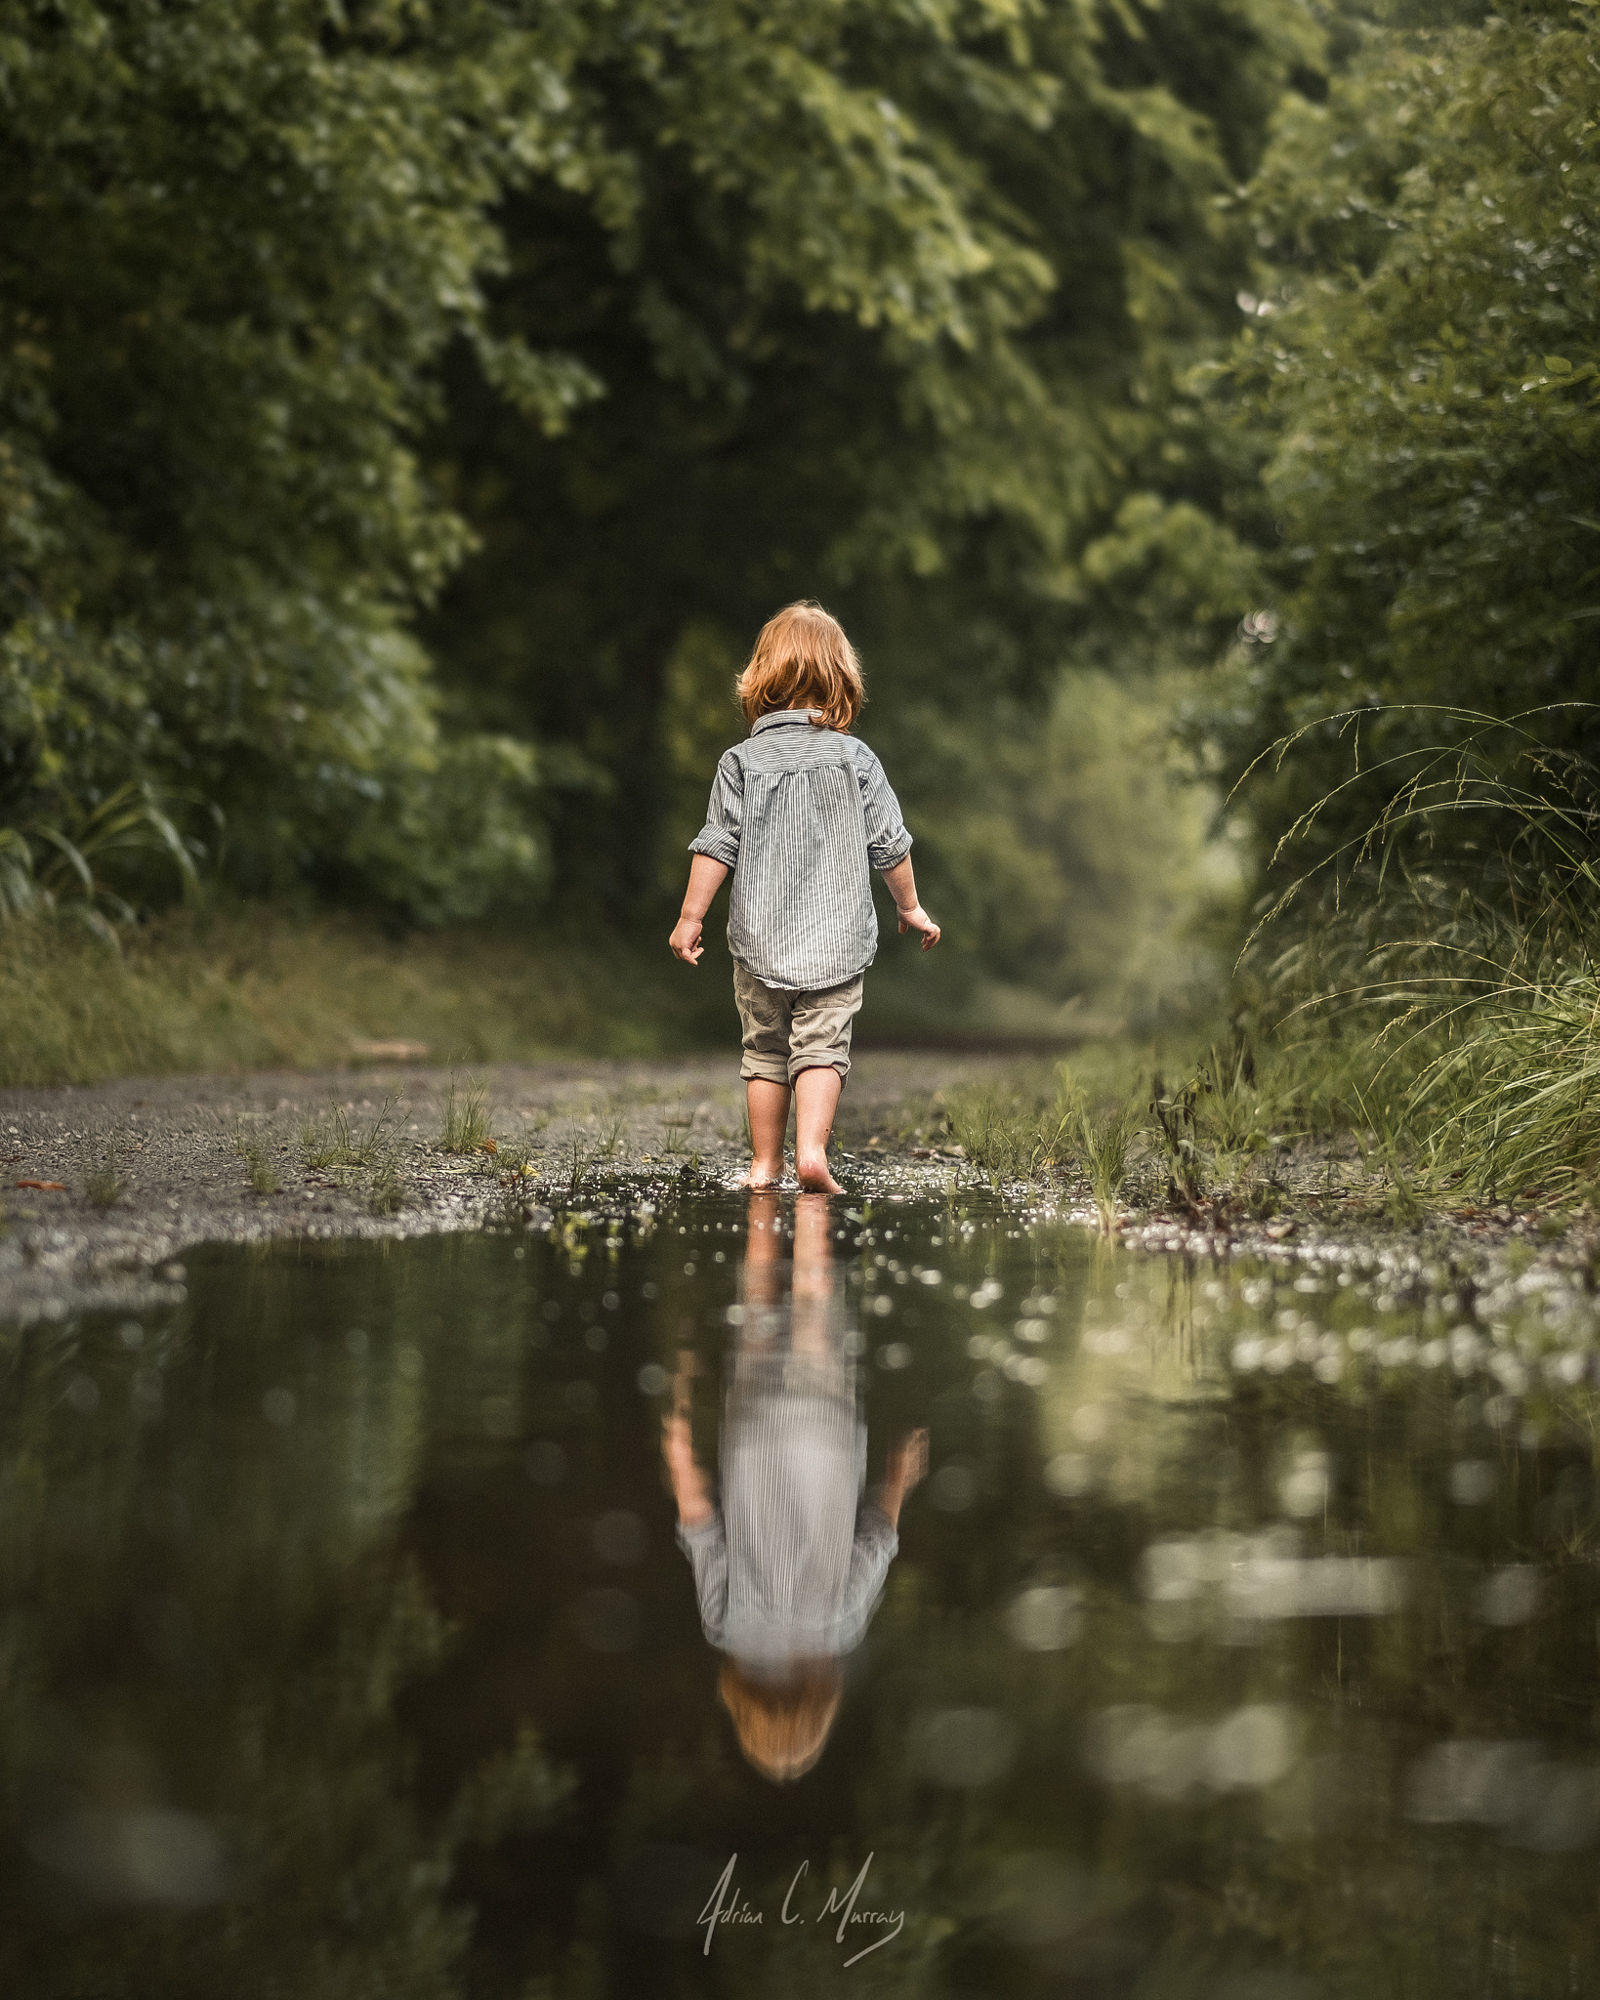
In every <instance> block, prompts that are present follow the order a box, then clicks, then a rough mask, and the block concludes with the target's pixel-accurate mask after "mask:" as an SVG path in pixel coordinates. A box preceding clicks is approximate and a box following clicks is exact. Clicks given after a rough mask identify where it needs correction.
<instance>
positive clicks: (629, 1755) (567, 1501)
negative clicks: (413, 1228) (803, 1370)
mask: <svg viewBox="0 0 1600 2000" xmlns="http://www.w3.org/2000/svg"><path fill="white" fill-rule="evenodd" d="M768 1209H769V1210H770V1217H769V1216H768V1215H767V1211H763V1217H762V1218H758V1220H759V1221H760V1223H761V1227H760V1229H759V1230H758V1232H757V1235H756V1238H755V1240H756V1243H757V1257H756V1264H755V1266H754V1268H752V1266H751V1261H750V1259H751V1244H752V1233H751V1228H750V1223H751V1215H750V1212H749V1210H748V1208H747V1205H746V1204H745V1203H744V1202H742V1201H740V1200H737V1199H734V1198H731V1197H726V1196H718V1195H696V1194H684V1195H682V1196H679V1197H675V1198H673V1199H670V1200H669V1199H666V1198H661V1197H657V1198H656V1199H654V1200H650V1199H643V1198H635V1199H633V1200H632V1201H631V1202H630V1203H628V1204H625V1205H624V1204H619V1205H618V1206H616V1207H615V1208H612V1209H598V1208H597V1210H596V1211H595V1212H594V1213H592V1214H590V1215H587V1216H584V1215H570V1216H567V1217H564V1218H562V1221H561V1225H560V1227H558V1228H557V1229H555V1230H553V1231H552V1232H551V1233H550V1234H549V1235H548V1236H545V1235H529V1236H518V1237H516V1238H511V1237H484V1238H474V1239H462V1238H453V1239H442V1240H434V1241H424V1242H419V1243H412V1244H406V1245H365V1246H351V1247H348V1248H344V1249H331V1250H330V1249H326V1248H324V1249H317V1250H306V1249H299V1250H297V1249H286V1248H280V1249H276V1250H270V1251H267V1252H259V1251H257V1252H240V1251H228V1252H217V1253H211V1254H207V1255H205V1256H203V1257H200V1258H197V1259H196V1260H194V1262H193V1264H192V1266H191V1274H190V1288H189V1297H188V1300H187V1302H186V1303H185V1304H184V1305H183V1306H181V1307H178V1308H175V1309H169V1310H167V1311H165V1312H163V1313H161V1314H154V1315H150V1316H147V1317H146V1318H144V1319H143V1320H140V1321H132V1320H120V1321H119V1320H110V1321H93V1322H85V1323H81V1324H61V1325H56V1326H44V1327H35V1328H33V1329H30V1330H28V1331H26V1332H16V1333H13V1334H11V1335H9V1336H8V1337H7V1339H6V1343H5V1347H4V1361H5V1373H4V1382H3V1394H4V1403H5V1414H6V1424H5V1430H4V1444H3V1446H0V1507H3V1509H4V1517H5V1520H6V1523H7V1534H6V1536H5V1539H4V1543H3V1546H0V1565H3V1568H0V1618H3V1625H0V1634H3V1641H0V1665H3V1681H0V1785H3V1796H4V1815H5V1824H4V1839H5V1843H6V1854H7V1866H6V1869H5V1871H4V1877H3V1886H0V1898H3V1903H4V1918H5V1921H4V1922H3V1924H0V1982H3V1985H4V1989H5V1991H6V1992H7V1993H8V1994H10V1993H14V1994H18V1995H40V1996H52V2000H53V1996H57V1995H60V1996H67V1995H94V1996H100V1995H106V1996H121V1995H124V1994H126V1995H130V1996H131V1995H136V1994H137V1995H143V1994H154V1993H158V1992H159V1993H160V1994H162V1995H163V1996H172V1995H177V1996H186V1995H190V1994H193V1995H195V1996H200V1995H206V1996H211V1995H217V1994H223V1993H226V1994H229V1995H234V1994H238V1995H247V1996H248V1995H255V1994H260V1995H263V1996H265V1995H268V1994H273V1995H277V1994H281V1993H286V1992H294V1993H295V1994H297V1995H306V1996H323V1995H326V1996H328V2000H343V1996H351V1997H352V2000H353V1996H355V1995H358V1994H361V1995H365V1994H369V1993H372V1994H376V1993H382V1994H384V1995H385V1996H400V2000H410V1996H413V1995H415V1996H418V1997H419V2000H421V1996H435V1995H437V1996H440V2000H444V1996H450V1995H457V1994H459V1995H463V1996H480V1995H481V1996H484V2000H502V1996H503V1997H504V2000H528V1996H530V1995H532V1994H538V1993H546V1994H549V1995H552V1996H566V1995H573V1996H587V1995H591V1994H602V1993H618V1994H632V1993H636V1992H646V1991H648V1992H650V1993H652V1994H662V1995H671V1994H677V1993H684V1994H689V1993H695V1992H702V1991H705V1992H722V1993H729V1994H733V1993H744V1992H751V1993H754V1992H758V1991H759V1992H761V1993H762V1994H764V1995H778V1996H782V1995H786V1994H789V1993H794V1994H797V1995H798V1994H802V1993H812V1992H815V1991H816V1990H818V1988H819V1986H820V1987H823V1988H826V1987H827V1986H829V1985H830V1984H831V1983H833V1982H834V1981H836V1980H838V1981H844V1982H849V1983H852V1984H854V1985H855V1986H857V1987H865V1988H868V1989H870V1990H871V1991H873V1992H877V1993H905V1994H908V1995H909V1994H940V1993H945V1994H951V1995H979V1994H995V1995H1019V1996H1022V1995H1033V1994H1036V1993H1043V1992H1064V1993H1071V1994H1075V1995H1100V1994H1105V1995H1108V1996H1109V1995H1112V1994H1115V1995H1118V1996H1122V1995H1132V1996H1139V2000H1166V1996H1174V2000H1176V1997H1177V1996H1184V2000H1187V1996H1194V2000H1200V1996H1206V2000H1215V1996H1232V2000H1296V1996H1314V1995H1327V1996H1343V1995H1347V1994H1348V1995H1351V1996H1354V1995H1357V1994H1360V1995H1364V1996H1365V1995H1384V1996H1388V1995H1395V1996H1400V1995H1418V1996H1421V1995H1434V1994H1443V1993H1456V1992H1460V1993H1471V1994H1483V1995H1497V1996H1498V1995H1506V1996H1513V1995H1528V1996H1543V1995H1545V1994H1551V1995H1554V1994H1587V1993H1589V1992H1591V1991H1595V1990H1597V1987H1600V1981H1597V1980H1596V1975H1595V1971H1594V1954H1593V1951H1592V1948H1591V1947H1592V1939H1593V1936H1594V1926H1595V1920H1596V1901H1595V1890H1594V1886H1593V1884H1594V1868H1595V1862H1596V1858H1597V1855H1600V1752H1597V1749H1596V1742H1595V1684H1596V1665H1597V1661H1596V1617H1597V1611H1600V1602H1597V1593H1596V1589H1595V1567H1594V1552H1595V1546H1596V1532H1597V1523H1600V1515H1597V1509H1596V1494H1595V1481H1594V1417H1595V1408H1596V1392H1595V1382H1596V1373H1595V1367H1594V1362H1593V1354H1592V1348H1591V1336H1592V1332H1593V1328H1592V1326H1591V1325H1590V1324H1589V1323H1588V1319H1587V1318H1586V1312H1587V1309H1586V1308H1585V1307H1583V1306H1582V1305H1581V1303H1578V1304H1575V1303H1574V1301H1573V1300H1572V1299H1571V1298H1570V1297H1562V1298H1560V1299H1556V1298H1553V1297H1547V1296H1545V1295H1543V1294H1542V1293H1541V1292H1540V1291H1539V1290H1538V1288H1537V1286H1534V1285H1528V1284H1522V1283H1519V1282H1518V1281H1516V1280H1515V1279H1512V1278H1509V1277H1508V1279H1507V1280H1506V1282H1505V1283H1503V1284H1501V1285H1498V1286H1496V1287H1493V1288H1489V1289H1484V1288H1482V1287H1481V1286H1474V1285H1473V1284H1471V1283H1468V1282H1466V1281H1465V1280H1462V1279H1459V1278H1457V1277H1453V1276H1452V1274H1450V1273H1448V1272H1442V1273H1439V1274H1436V1278H1437V1282H1435V1283H1433V1284H1431V1285H1418V1284H1414V1283H1413V1284H1411V1285H1409V1286H1407V1285H1405V1284H1402V1283H1399V1282H1396V1281H1394V1280H1393V1279H1392V1278H1385V1277H1384V1276H1383V1274H1382V1273H1381V1272H1380V1273H1379V1274H1378V1275H1376V1276H1371V1277H1364V1276H1361V1275H1359V1274H1356V1273H1355V1272H1354V1271H1353V1270H1352V1268H1351V1267H1349V1266H1347V1265H1342V1264H1340V1263H1339V1262H1337V1261H1336V1260H1333V1259H1331V1258H1330V1259H1329V1260H1327V1261H1326V1262H1325V1263H1323V1264H1322V1265H1320V1266H1312V1267H1310V1268H1307V1267H1306V1266H1305V1265H1303V1264H1301V1265H1290V1264H1288V1263H1285V1264H1284V1265H1283V1266H1282V1267H1281V1268H1266V1267H1261V1266H1245V1265H1236V1266H1232V1267H1221V1266H1217V1267H1200V1268H1189V1267H1185V1266H1182V1265H1180V1264H1177V1263H1173V1262H1163V1261H1159V1260H1155V1259H1148V1258H1145V1259H1140V1258H1136V1257H1133V1256H1131V1255H1128V1254H1126V1253H1123V1252H1120V1251H1118V1250H1116V1249H1115V1248H1114V1247H1111V1246H1108V1245H1106V1244H1104V1243H1101V1242H1099V1241H1096V1240H1094V1239H1092V1238H1091V1237H1089V1236H1088V1235H1087V1234H1086V1233H1084V1232H1082V1231H1080V1230H1076V1229H1073V1228H1070V1227H1068V1226H1066V1225H1062V1224H1059V1223H1057V1222H1054V1221H1052V1220H1049V1219H1046V1218H1029V1217H1025V1216H1020V1217H1019V1216H1018V1215H1016V1214H1015V1213H1008V1212H1007V1211H1006V1210H1004V1209H1003V1208H1001V1207H1000V1206H999V1205H997V1204H991V1203H985V1202H977V1201H972V1202H961V1203H957V1204H955V1205H952V1206H943V1207H941V1206H939V1205H937V1204H932V1203H916V1202H889V1203H885V1204H881V1205H875V1206H873V1207H871V1208H864V1207H856V1208H851V1207H849V1206H848V1205H846V1204H843V1203H835V1204H834V1205H833V1207H832V1209H831V1211H828V1212H826V1221H825V1225H819V1226H818V1227H813V1228H810V1229H809V1232H808V1225H807V1223H806V1220H805V1215H804V1213H803V1212H802V1214H801V1216H800V1224H801V1237H802V1242H801V1254H800V1256H799V1258H798V1259H797V1260H796V1259H795V1258H794V1252H793V1243H792V1239H793V1236H794V1232H795V1228H796V1220H797V1205H796V1203H795V1201H794V1200H793V1199H786V1200H784V1201H781V1202H778V1201H771V1202H769V1203H768ZM774 1248H776V1251H777V1258H776V1261H774V1256H773V1252H774ZM796 1299H798V1300H799V1302H800V1311H799V1314H798V1315H797V1317H796V1318H795V1319H794V1320H793V1321H792V1322H791V1323H789V1324H788V1327H787V1338H788V1339H790V1340H791V1342H792V1341H794V1340H795V1339H796V1337H797V1329H798V1330H799V1332H798V1337H799V1339H800V1344H801V1345H802V1346H804V1343H805V1341H806V1340H807V1339H809V1338H811V1336H810V1335H807V1334H806V1333H805V1332H804V1326H805V1323H806V1319H805V1316H806V1315H807V1314H811V1315H812V1316H813V1317H814V1321H815V1326H816V1327H817V1328H818V1329H824V1330H825V1345H826V1350H827V1355H828V1357H829V1360H828V1365H829V1368H830V1369H833V1370H835V1371H837V1370H838V1369H840V1368H843V1369H845V1370H846V1373H847V1374H853V1376H854V1381H853V1385H851V1386H850V1388H849V1391H848V1394H847V1395H846V1396H845V1402H844V1403H842V1404H840V1407H841V1408H846V1407H849V1408H850V1409H852V1410H853V1409H855V1408H859V1410H860V1412H861V1413H862V1414H863V1415H864V1417H865V1421H866V1430H867V1437H866V1451H865V1458H864V1461H863V1463H862V1465H861V1468H860V1477H861V1479H862V1480H863V1481H864V1482H865V1486H864V1493H865V1501H866V1503H868V1504H870V1503H872V1501H873V1496H874V1495H879V1496H881V1494H882V1493H883V1491H884V1490H885V1489H884V1487H883V1486H882V1485H880V1482H881V1481H883V1480H884V1477H885V1474H886V1473H888V1474H889V1475H890V1485H891V1487H892V1483H893V1471H894V1466H895V1464H896V1462H897V1461H896V1454H897V1453H898V1454H901V1462H902V1463H903V1454H904V1450H905V1444H906V1440H907V1439H909V1438H913V1437H915V1436H916V1434H917V1433H918V1431H919V1430H921V1429H922V1428H924V1427H925V1428H926V1430H927V1432H928V1434H929V1437H930V1439H931V1463H930V1466H929V1470H928V1476H927V1479H926V1481H925V1483H924V1484H922V1485H921V1486H920V1488H918V1489H917V1490H916V1491H915V1492H912V1491H910V1485H911V1484H912V1483H914V1482H907V1483H906V1490H905V1492H904V1493H903V1494H902V1495H901V1496H900V1497H901V1500H902V1502H903V1511H902V1512H901V1515H900V1521H899V1529H900V1544H899V1552H898V1555H896V1556H895V1557H894V1559H893V1561H892V1563H891V1564H890V1565H889V1566H888V1567H887V1569H886V1571H885V1572H884V1574H883V1579H882V1581H883V1594H882V1597H881V1600H880V1601H878V1602H877V1607H876V1611H875V1613H874V1614H873V1615H872V1616H871V1618H870V1622H869V1623H867V1624H866V1626H865V1629H864V1636H862V1634H860V1633H853V1634H852V1638H856V1637H860V1638H861V1643H860V1644H859V1646H856V1647H854V1649H851V1647H845V1648H844V1649H843V1650H842V1651H840V1652H839V1654H838V1655H837V1667H838V1699H837V1703H836V1705H835V1706H834V1707H833V1708H832V1709H831V1710H830V1712H829V1715H828V1718H827V1726H826V1728H825V1730H824V1731H823V1732H822V1734H823V1739H824V1740H823V1741H822V1743H821V1745H820V1747H818V1748H817V1749H816V1753H815V1761H814V1763H812V1764H810V1765H809V1767H806V1768H804V1769H803V1770H801V1771H799V1772H794V1771H791V1772H790V1774H789V1779H788V1782H785V1783H781V1784H779V1783H774V1782H772V1781H771V1780H770V1778H769V1777H767V1776H764V1775H763V1773H762V1770H761V1769H760V1768H758V1766H759V1764H760V1761H761V1760H760V1759H759V1758H758V1759H756V1760H755V1761H754V1762H753V1761H752V1760H751V1757H750V1755H749V1754H748V1753H749V1745H748V1743H746V1744H745V1748H744V1751H743V1752H741V1735H740V1733H739V1731H738V1730H737V1728H736V1726H735V1717H734V1715H733V1714H732V1713H731V1712H730V1707H729V1704H728V1701H727V1697H726V1688H725V1685H723V1684H722V1683H721V1681H720V1676H721V1674H722V1671H723V1667H724V1664H725V1660H724V1655H723V1653H722V1652H720V1651H719V1650H718V1648H717V1647H716V1646H715V1645H714V1644H712V1643H709V1642H708V1631H709V1632H711V1634H712V1636H713V1637H715V1636H716V1628H715V1626H714V1624H708V1622H707V1621H706V1619H705V1616H704V1602H703V1593H700V1594H697V1586H696V1577H695V1575H694V1573H693V1571H692V1569H691V1565H690V1563H689V1562H688V1561H687V1560H686V1559H685V1555H684V1553H683V1551H682V1550H681V1549H680V1548H679V1547H678V1546H676V1544H675V1528H676V1526H677V1518H678V1509H677V1507H675V1506H674V1501H673V1494H672V1491H671V1490H670V1481H669V1478H668V1476H667V1475H666V1473H665V1472H664V1466H663V1450H662V1442H663V1417H664V1416H666V1417H670V1415H671V1413H672V1411H673V1410H674V1408H677V1409H679V1410H681V1411H682V1413H683V1414H684V1416H685V1418H686V1420H687V1422H688V1423H689V1425H690V1428H691V1432H692V1437H693V1442H694V1454H695V1459H696V1461H697V1463H698V1465H699V1466H700V1468H701V1470H702V1472H703V1474H704V1476H705V1480H706V1488H707V1493H708V1495H710V1496H711V1497H712V1499H713V1500H720V1502H723V1503H725V1502H726V1501H727V1499H728V1494H727V1492H726V1490H725V1486H726V1479H727V1475H728V1472H729V1468H730V1466H731V1465H732V1464H733V1463H734V1457H735V1456H736V1451H737V1447H736V1445H734V1444H733V1443H731V1441H730V1438H729V1436H728V1435H727V1432H726V1426H727V1424H728V1421H729V1413H730V1410H738V1409H742V1408H744V1407H745V1406H744V1405H743V1404H741V1403H739V1401H738V1399H737V1398H735V1399H734V1401H733V1402H731V1403H730V1400H729V1395H730V1389H731V1388H732V1387H733V1386H735V1385H736V1383H737V1382H738V1381H739V1380H743V1379H744V1376H747V1375H748V1371H749V1365H750V1361H751V1357H752V1356H753V1355H755V1356H757V1357H758V1358H759V1354H760V1352H761V1342H762V1340H763V1339H765V1338H767V1336H768V1335H769V1334H770V1332H771V1326H770V1324H769V1321H770V1317H771V1314H772V1313H773V1312H775V1311H778V1310H779V1308H780V1307H784V1302H785V1301H787V1302H788V1305H787V1307H784V1309H785V1310H790V1311H793V1310H794V1302H795V1300H796ZM747 1322H748V1324H747ZM816 1339H817V1340H818V1341H819V1342H821V1341H823V1340H824V1332H818V1333H817V1334H816ZM819 1351H820V1349H819ZM741 1357H742V1359H741ZM741 1369H743V1370H744V1375H741V1373H740V1371H741ZM830 1379H831V1377H830ZM843 1379H844V1378H843V1377H841V1380H843ZM831 1393H832V1391H830V1394H831ZM841 1393H843V1392H841ZM849 1421H850V1423H851V1425H852V1426H853V1424H854V1416H853V1415H852V1416H851V1417H850V1419H849ZM669 1428H670V1426H669ZM719 1431H720V1432H722V1433H723V1434H722V1435H721V1436H720V1438H719ZM841 1435H842V1433H841ZM853 1436H854V1433H853V1431H852V1438H853ZM854 1449H855V1445H854V1443H853V1442H852V1444H851V1450H852V1451H853V1450H854ZM730 1453H732V1454H733V1455H732V1456H730V1455H729V1454H730ZM719 1455H720V1456H721V1457H722V1459H723V1463H722V1472H723V1479H724V1490H722V1491H721V1493H720V1494H719V1490H718V1486H717V1483H716V1469H717V1465H718V1460H719ZM854 1476H855V1475H854V1472H852V1477H854ZM851 1490H852V1491H855V1490H857V1489H856V1488H854V1487H852V1489H851ZM679 1504H680V1505H681V1504H682V1496H681V1494H680V1496H679ZM829 1505H830V1506H831V1505H832V1502H831V1501H830V1502H829ZM869 1608H870V1607H869ZM719 1686H721V1692H720V1693H719ZM852 1960H853V1961H854V1962H853V1963H850V1961H852Z"/></svg>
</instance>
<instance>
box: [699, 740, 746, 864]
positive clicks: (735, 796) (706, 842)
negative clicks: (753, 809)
mask: <svg viewBox="0 0 1600 2000" xmlns="http://www.w3.org/2000/svg"><path fill="white" fill-rule="evenodd" d="M743 818H744V767H743V766H742V765H741V764H740V762H739V759H738V758H737V757H736V756H735V755H734V753H733V751H731V750H729V751H727V752H726V753H725V755H724V756H723V758H722V761H721V762H720V763H719V764H718V765H717V775H716V777H715V778H713V779H712V781H711V798H710V801H709V803H708V804H707V806H706V823H705V825H704V826H703V827H701V829H700V831H699V832H698V833H697V834H696V835H695V837H694V839H693V840H691V841H690V842H689V852H690V853H691V854H708V855H709V856H710V857H711V859H712V860H713V861H720V862H721V863H722V865H723V867H724V868H732V867H733V866H734V865H735V863H736V862H737V861H738V859H739V828H740V825H741V823H742V821H743Z"/></svg>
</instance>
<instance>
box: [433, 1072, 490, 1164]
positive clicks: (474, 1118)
mask: <svg viewBox="0 0 1600 2000" xmlns="http://www.w3.org/2000/svg"><path fill="white" fill-rule="evenodd" d="M493 1124H494V1121H493V1118H492V1116H491V1113H490V1108H489V1092H488V1089H487V1088H486V1086H485V1085H484V1084H483V1083H481V1082H480V1081H479V1080H478V1079H477V1078H476V1077H469V1078H468V1079H467V1081H466V1082H465V1083H464V1084H458V1083H457V1081H456V1079H455V1077H454V1075H452V1076H451V1078H450V1088H449V1090H448V1091H447V1092H446V1094H445V1100H444V1121H443V1124H442V1125H441V1127H440V1131H439V1145H440V1148H441V1150H442V1151H444V1152H446V1153H478V1152H482V1151H483V1150H484V1149H485V1148H486V1147H491V1146H493V1145H494V1143H495V1142H494V1137H493Z"/></svg>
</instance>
